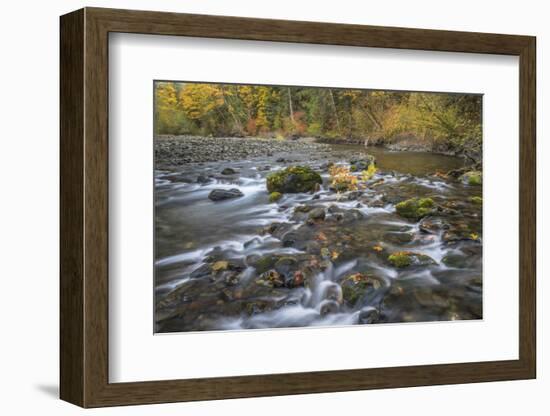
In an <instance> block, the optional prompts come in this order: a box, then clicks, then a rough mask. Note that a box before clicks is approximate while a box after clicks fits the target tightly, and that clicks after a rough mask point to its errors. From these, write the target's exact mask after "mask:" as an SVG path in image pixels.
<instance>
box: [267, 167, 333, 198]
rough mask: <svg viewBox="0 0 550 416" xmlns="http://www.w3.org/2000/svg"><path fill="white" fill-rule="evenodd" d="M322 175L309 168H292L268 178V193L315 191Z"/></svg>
mask: <svg viewBox="0 0 550 416" xmlns="http://www.w3.org/2000/svg"><path fill="white" fill-rule="evenodd" d="M322 183H323V180H322V178H321V175H319V174H318V173H317V172H315V171H314V170H313V169H311V168H310V167H307V166H291V167H288V168H286V169H283V170H282V171H279V172H275V173H272V174H271V175H269V176H268V177H267V181H266V185H267V190H268V192H270V193H271V192H280V193H302V192H312V191H315V189H316V185H317V184H322Z"/></svg>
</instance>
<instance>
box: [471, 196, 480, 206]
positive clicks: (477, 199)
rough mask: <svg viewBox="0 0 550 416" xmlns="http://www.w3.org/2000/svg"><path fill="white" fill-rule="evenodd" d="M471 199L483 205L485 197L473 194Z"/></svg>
mask: <svg viewBox="0 0 550 416" xmlns="http://www.w3.org/2000/svg"><path fill="white" fill-rule="evenodd" d="M470 201H471V202H473V203H474V204H476V205H483V198H482V197H480V196H472V197H471V198H470Z"/></svg>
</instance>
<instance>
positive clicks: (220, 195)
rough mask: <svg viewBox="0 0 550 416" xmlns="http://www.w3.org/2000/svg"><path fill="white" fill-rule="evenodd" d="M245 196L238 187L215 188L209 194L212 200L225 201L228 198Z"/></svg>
mask: <svg viewBox="0 0 550 416" xmlns="http://www.w3.org/2000/svg"><path fill="white" fill-rule="evenodd" d="M241 196H244V194H243V193H242V192H241V191H239V190H238V189H237V188H232V189H213V190H212V191H211V192H210V193H209V194H208V198H209V199H211V200H212V201H223V200H226V199H232V198H239V197H241Z"/></svg>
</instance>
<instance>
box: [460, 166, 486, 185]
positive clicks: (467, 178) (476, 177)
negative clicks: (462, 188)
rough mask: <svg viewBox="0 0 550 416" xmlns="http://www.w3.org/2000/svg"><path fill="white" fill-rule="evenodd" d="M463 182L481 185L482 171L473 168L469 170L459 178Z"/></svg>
mask: <svg viewBox="0 0 550 416" xmlns="http://www.w3.org/2000/svg"><path fill="white" fill-rule="evenodd" d="M459 179H460V180H461V181H462V183H464V184H466V185H472V186H476V185H481V182H482V174H481V172H480V171H477V170H471V171H469V172H466V173H465V174H463V175H462V176H461V177H460V178H459Z"/></svg>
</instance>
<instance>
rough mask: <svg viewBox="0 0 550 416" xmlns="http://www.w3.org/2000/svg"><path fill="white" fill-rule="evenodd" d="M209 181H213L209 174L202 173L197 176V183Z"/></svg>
mask: <svg viewBox="0 0 550 416" xmlns="http://www.w3.org/2000/svg"><path fill="white" fill-rule="evenodd" d="M209 182H212V178H209V177H208V176H206V175H204V174H202V173H201V174H200V175H199V176H197V183H209Z"/></svg>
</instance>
